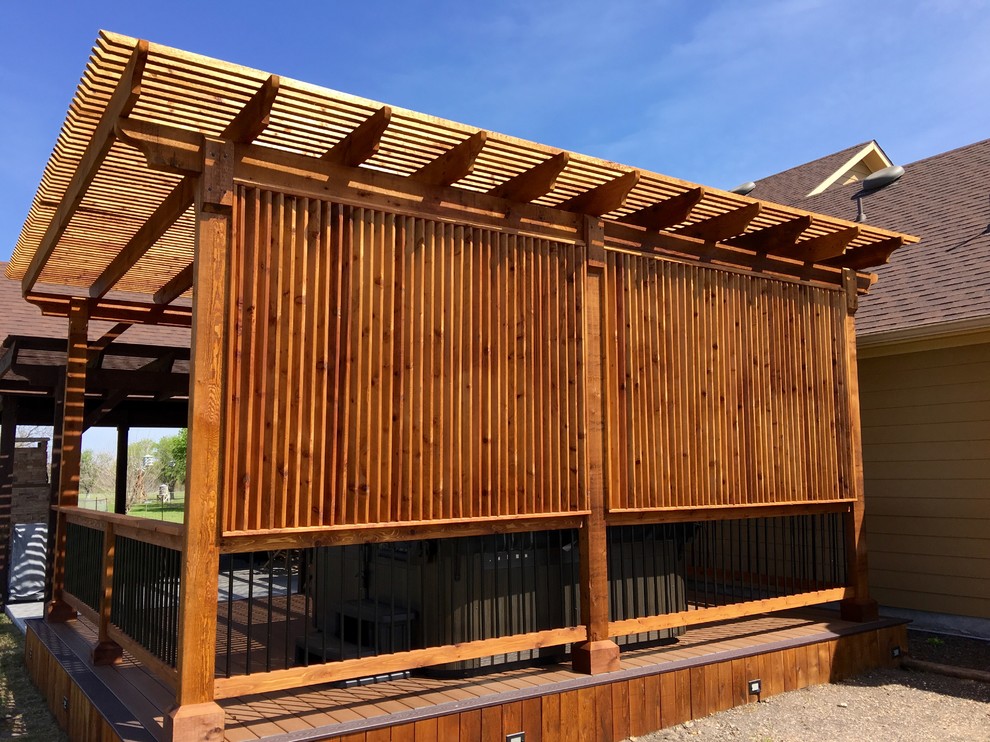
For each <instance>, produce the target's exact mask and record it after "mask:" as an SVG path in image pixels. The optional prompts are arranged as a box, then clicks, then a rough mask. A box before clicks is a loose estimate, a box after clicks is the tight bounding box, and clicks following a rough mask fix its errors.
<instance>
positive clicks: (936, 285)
mask: <svg viewBox="0 0 990 742" xmlns="http://www.w3.org/2000/svg"><path fill="white" fill-rule="evenodd" d="M862 146H863V145H859V147H860V148H861V147H862ZM855 149H857V148H856V147H853V148H851V149H849V150H843V152H840V153H836V155H834V156H833V157H835V158H836V159H842V158H841V157H840V155H842V156H846V159H848V157H849V156H851V155H848V154H847V153H849V152H852V151H853V150H855ZM825 159H829V158H823V159H822V160H817V161H816V163H820V162H823V161H824V160H825ZM802 167H804V166H802ZM800 169H801V168H800V167H799V168H793V170H800ZM788 172H790V171H788ZM833 172H834V170H833ZM778 177H779V176H775V178H778ZM824 177H827V175H825V176H823V179H824ZM811 187H814V186H811ZM801 188H803V185H802V186H801ZM808 190H810V188H808V189H804V190H801V191H800V193H801V195H802V196H803V194H804V193H807V192H808ZM754 195H756V194H755V193H754ZM794 195H795V194H793V193H792V195H791V197H790V200H788V199H787V198H784V199H783V200H784V202H786V203H790V204H792V205H795V206H800V207H801V208H805V209H808V210H809V211H815V212H820V213H823V214H830V215H832V216H837V217H841V218H843V219H850V220H855V219H856V215H857V197H859V196H862V202H863V209H864V213H865V216H866V220H865V221H866V224H870V225H873V226H879V227H884V228H886V229H891V230H897V231H902V232H906V233H908V234H914V235H918V236H919V237H921V242H920V244H917V245H910V246H907V247H904V248H901V249H900V250H897V251H896V252H895V253H894V254H893V255H892V256H891V259H890V263H889V264H887V265H883V266H880V267H879V268H875V269H873V270H875V271H876V273H877V274H878V276H879V280H878V282H877V284H876V285H875V286H874V287H873V288H872V290H871V291H870V293H869V294H868V295H867V296H866V297H864V299H863V300H862V302H861V303H860V309H859V312H858V313H857V314H856V326H857V332H858V334H859V335H860V336H862V337H867V336H876V335H879V334H883V333H889V332H896V331H900V330H908V329H921V328H924V327H928V326H932V327H934V326H937V325H940V324H944V323H948V322H960V321H964V320H973V321H975V320H987V319H990V231H988V225H990V139H987V140H984V141H982V142H976V143H974V144H970V145H968V146H965V147H960V148H959V149H955V150H951V151H949V152H943V153H942V154H938V155H934V156H932V157H928V158H926V159H923V160H918V161H917V162H914V163H911V164H910V165H905V166H904V176H903V177H902V178H901V179H900V180H898V181H897V182H896V183H893V184H891V185H889V186H886V187H885V188H882V189H880V190H878V191H874V192H872V193H864V192H863V190H862V188H861V184H859V183H851V184H849V185H845V186H835V187H832V188H830V189H828V190H827V191H825V192H824V193H820V194H818V195H816V196H811V197H809V198H803V197H801V198H796V199H795V197H794ZM760 197H761V198H766V197H768V196H766V195H765V194H760Z"/></svg>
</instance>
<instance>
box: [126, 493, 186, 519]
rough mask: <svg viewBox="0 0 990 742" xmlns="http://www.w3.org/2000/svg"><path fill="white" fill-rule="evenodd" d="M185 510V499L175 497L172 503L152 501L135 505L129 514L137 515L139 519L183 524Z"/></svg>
mask: <svg viewBox="0 0 990 742" xmlns="http://www.w3.org/2000/svg"><path fill="white" fill-rule="evenodd" d="M183 508H185V499H181V498H177V497H173V498H172V500H171V502H160V501H158V500H151V501H150V502H145V503H141V504H139V505H135V506H134V507H132V508H131V509H130V510H128V511H127V514H128V515H136V516H137V517H139V518H154V519H155V520H167V521H169V522H170V523H181V522H182V517H183Z"/></svg>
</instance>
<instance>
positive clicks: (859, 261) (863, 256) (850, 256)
mask: <svg viewBox="0 0 990 742" xmlns="http://www.w3.org/2000/svg"><path fill="white" fill-rule="evenodd" d="M904 243H905V240H904V238H902V237H891V238H890V239H886V240H883V241H882V242H874V243H873V244H872V245H864V246H863V247H857V248H855V249H853V250H851V251H849V252H847V253H845V254H844V255H842V256H839V257H835V258H830V259H828V260H826V261H825V263H826V264H827V265H839V266H842V267H843V268H852V269H853V270H865V269H867V268H873V267H875V266H878V265H884V264H885V263H887V262H889V261H890V256H891V253H893V252H894V250H896V249H898V248H899V247H902V246H903V245H904Z"/></svg>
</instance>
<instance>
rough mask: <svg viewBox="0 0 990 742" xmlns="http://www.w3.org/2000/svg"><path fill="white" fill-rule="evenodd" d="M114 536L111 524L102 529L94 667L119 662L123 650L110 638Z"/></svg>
mask: <svg viewBox="0 0 990 742" xmlns="http://www.w3.org/2000/svg"><path fill="white" fill-rule="evenodd" d="M115 546H116V536H115V534H114V531H113V523H107V524H106V525H105V526H104V528H103V568H102V570H100V605H99V614H100V625H99V629H98V638H97V642H96V646H95V647H93V664H94V665H114V664H117V663H118V662H120V659H121V657H122V656H123V654H124V650H123V649H121V647H120V645H119V644H117V642H115V641H114V640H113V639H111V638H110V634H109V628H110V601H111V600H112V598H113V553H114V547H115Z"/></svg>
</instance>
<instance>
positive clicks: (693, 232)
mask: <svg viewBox="0 0 990 742" xmlns="http://www.w3.org/2000/svg"><path fill="white" fill-rule="evenodd" d="M759 215H760V204H759V202H758V201H754V202H753V203H751V204H746V205H745V206H742V207H740V208H738V209H734V210H733V211H728V212H726V213H724V214H719V215H718V216H713V217H710V218H708V219H705V220H704V221H701V222H695V223H694V224H688V225H686V226H683V227H681V228H680V229H675V230H674V234H680V235H684V236H685V237H694V238H696V239H699V240H705V241H707V242H723V241H725V240H727V239H729V238H730V237H735V236H737V235H740V234H742V233H743V232H745V231H746V227H748V226H749V223H750V222H751V221H753V220H754V219H755V218H756V217H757V216H759Z"/></svg>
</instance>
